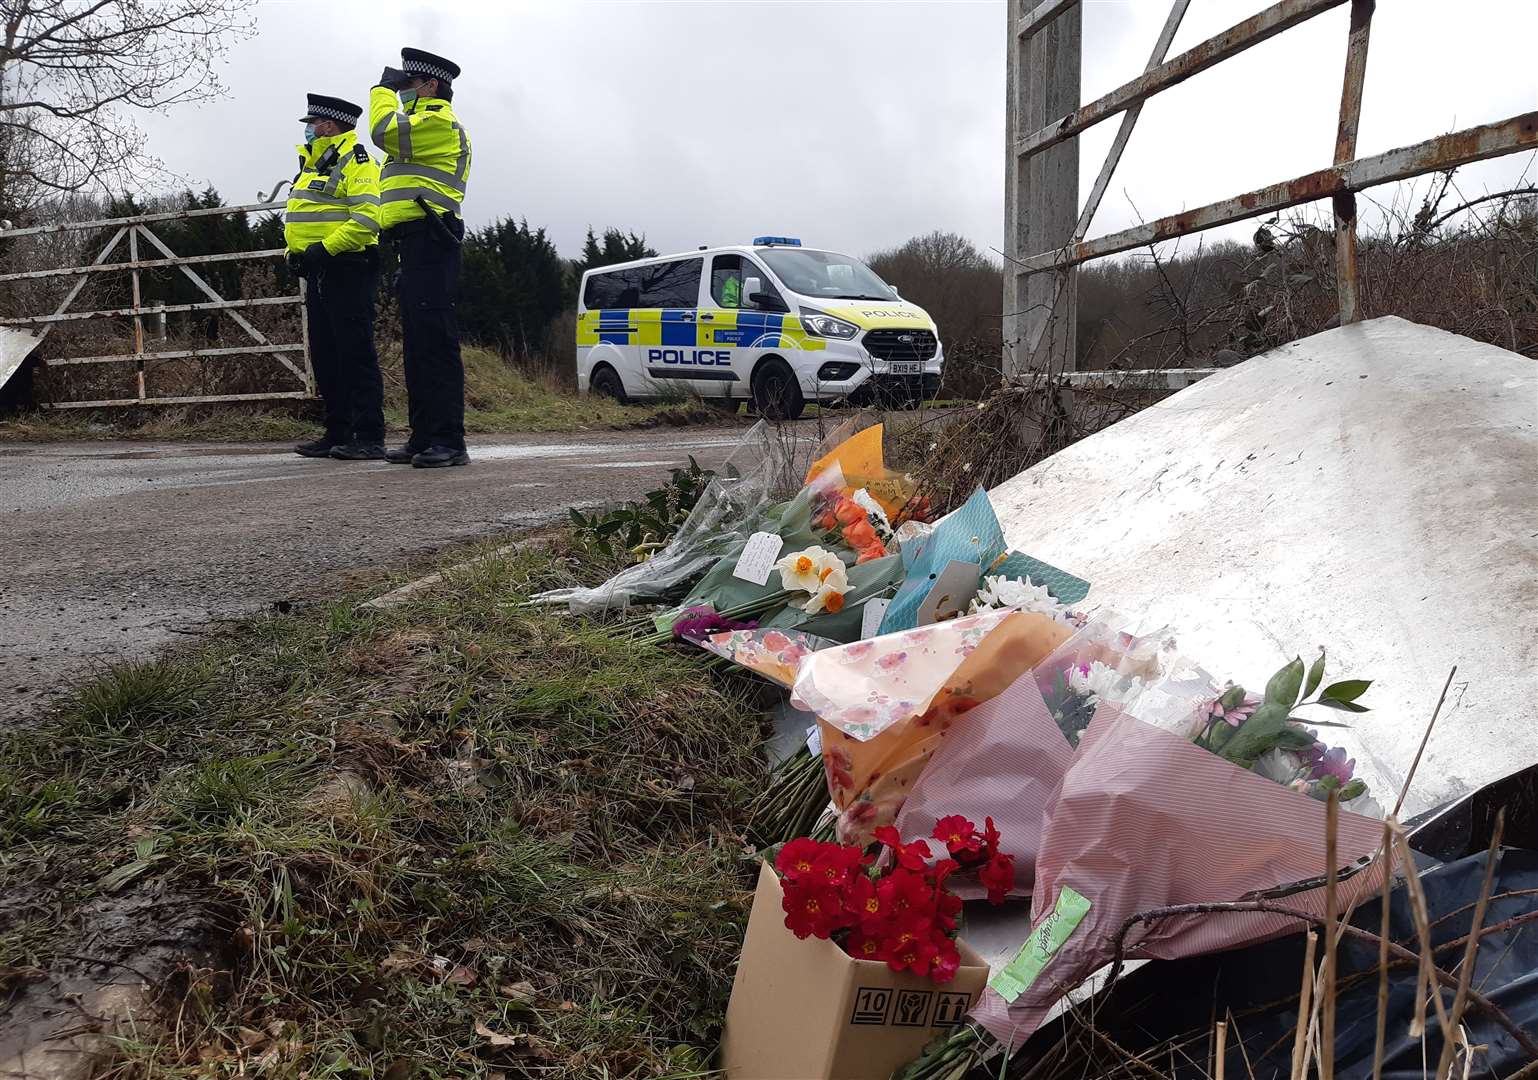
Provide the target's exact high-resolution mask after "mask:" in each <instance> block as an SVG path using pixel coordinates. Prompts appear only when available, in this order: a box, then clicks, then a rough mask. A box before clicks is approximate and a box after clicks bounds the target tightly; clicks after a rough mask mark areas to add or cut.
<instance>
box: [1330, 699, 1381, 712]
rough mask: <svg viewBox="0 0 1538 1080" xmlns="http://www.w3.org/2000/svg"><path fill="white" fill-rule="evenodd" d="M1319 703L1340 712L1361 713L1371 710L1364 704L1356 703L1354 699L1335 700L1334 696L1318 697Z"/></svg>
mask: <svg viewBox="0 0 1538 1080" xmlns="http://www.w3.org/2000/svg"><path fill="white" fill-rule="evenodd" d="M1319 704H1321V705H1323V706H1324V707H1325V708H1327V709H1339V710H1340V711H1341V712H1354V713H1363V712H1371V711H1372V710H1371V709H1369V708H1368V707H1367V706H1366V705H1358V704H1357V703H1356V702H1354V701H1336V700H1335V699H1334V698H1327V697H1322V698H1320V699H1319Z"/></svg>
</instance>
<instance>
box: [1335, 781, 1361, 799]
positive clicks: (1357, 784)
mask: <svg viewBox="0 0 1538 1080" xmlns="http://www.w3.org/2000/svg"><path fill="white" fill-rule="evenodd" d="M1365 794H1367V785H1366V784H1365V783H1363V782H1362V781H1361V780H1353V781H1351V783H1349V784H1347V785H1346V786H1345V787H1343V788H1341V789H1340V801H1341V802H1346V801H1347V800H1349V799H1357V798H1361V797H1362V796H1363V795H1365Z"/></svg>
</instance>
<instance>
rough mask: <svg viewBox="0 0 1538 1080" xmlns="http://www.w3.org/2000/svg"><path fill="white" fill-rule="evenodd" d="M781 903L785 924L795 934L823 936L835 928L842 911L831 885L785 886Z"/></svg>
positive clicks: (802, 936) (799, 935) (800, 935)
mask: <svg viewBox="0 0 1538 1080" xmlns="http://www.w3.org/2000/svg"><path fill="white" fill-rule="evenodd" d="M781 906H782V907H783V908H784V909H785V925H786V926H787V927H789V928H790V931H791V933H793V934H795V935H796V937H798V938H805V937H807V936H816V937H820V938H826V937H827V936H828V935H829V934H831V933H833V931H834V930H836V929H837V928H838V926H839V924H840V922H841V921H842V917H843V915H844V908H843V904H842V903H840V901H839V898H838V893H836V892H834V891H833V890H832V889H808V888H799V887H792V888H790V889H788V890H786V893H785V899H784V900H783V901H782V902H781Z"/></svg>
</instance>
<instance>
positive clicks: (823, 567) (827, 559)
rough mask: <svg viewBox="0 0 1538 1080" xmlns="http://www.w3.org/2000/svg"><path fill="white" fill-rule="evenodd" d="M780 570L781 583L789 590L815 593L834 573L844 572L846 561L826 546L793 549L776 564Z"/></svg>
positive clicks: (776, 567)
mask: <svg viewBox="0 0 1538 1080" xmlns="http://www.w3.org/2000/svg"><path fill="white" fill-rule="evenodd" d="M774 566H775V569H776V570H778V571H779V572H780V585H781V586H782V587H783V588H784V589H785V590H786V591H787V592H805V593H815V592H817V590H819V589H821V588H822V585H823V581H824V580H825V579H826V578H827V577H828V576H829V575H830V574H833V573H837V574H840V575H842V574H843V573H844V562H843V560H842V559H840V558H839V557H838V556H837V555H835V554H833V552H831V551H828V550H826V549H825V548H820V547H817V546H816V545H815V544H814V545H813V546H812V547H809V548H806V549H805V550H803V551H792V552H791V553H790V554H789V555H787V556H785V557H784V558H783V559H781V560H780V561H779V562H777V563H775V564H774Z"/></svg>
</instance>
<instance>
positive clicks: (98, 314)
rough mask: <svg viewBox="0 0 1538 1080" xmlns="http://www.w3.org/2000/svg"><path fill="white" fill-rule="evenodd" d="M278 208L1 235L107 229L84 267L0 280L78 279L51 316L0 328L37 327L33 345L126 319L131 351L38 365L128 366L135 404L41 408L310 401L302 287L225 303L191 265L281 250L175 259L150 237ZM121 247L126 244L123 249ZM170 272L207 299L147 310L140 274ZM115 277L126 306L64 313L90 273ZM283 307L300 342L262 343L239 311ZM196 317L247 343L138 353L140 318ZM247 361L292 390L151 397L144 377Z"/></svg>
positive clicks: (1, 235)
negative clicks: (160, 226) (221, 319)
mask: <svg viewBox="0 0 1538 1080" xmlns="http://www.w3.org/2000/svg"><path fill="white" fill-rule="evenodd" d="M283 206H284V204H283V203H281V202H267V203H252V204H249V205H246V206H219V207H209V208H200V209H195V210H175V211H166V212H164V213H155V214H138V215H135V216H133V217H119V218H102V219H99V220H95V221H71V222H62V223H59V224H56V225H40V226H36V227H33V228H25V229H11V230H8V231H0V241H5V240H13V239H20V238H23V237H29V236H31V237H36V236H45V235H50V234H58V233H64V232H76V231H80V230H86V229H100V230H107V229H111V230H113V231H112V234H111V237H110V239H108V241H107V243H106V245H105V246H104V247H103V248H102V249H101V250H100V251H99V252H98V253H97V254H96V257H95V259H94V260H93V261H92V262H90V263H89V264H87V265H84V266H63V267H57V268H54V269H47V270H29V271H24V272H19V273H9V274H0V282H10V281H29V280H39V279H45V278H76V279H78V280H76V281H75V283H74V285H73V286H72V287H71V288H70V290H69V292H68V293H67V294H66V295H65V297H64V299H63V300H62V301H61V302H60V303H59V305H58V306H57V307H56V308H55V309H54V310H53V311H52V312H50V313H48V314H40V315H26V316H18V317H13V318H5V319H0V326H13V327H37V328H40V330H41V332H40V334H39V335H38V343H39V344H41V342H42V341H43V340H44V339H46V338H47V337H48V335H49V334H50V333H51V332H52V331H53V329H54V327H56V326H58V325H60V324H62V323H73V322H84V321H87V320H94V319H120V318H131V319H132V320H133V351H132V352H126V353H113V354H108V355H101V356H69V355H64V356H48V357H44V358H43V360H42V363H43V364H44V365H45V366H47V367H68V366H72V365H79V364H132V365H133V366H134V372H135V384H136V388H137V393H136V394H135V396H134V397H128V398H110V399H104V400H96V401H53V402H45V403H44V407H45V408H52V409H100V408H110V407H116V406H130V405H190V404H202V403H205V402H219V401H269V400H274V399H283V398H313V397H314V396H315V377H314V373H313V371H312V370H311V367H310V354H309V334H308V326H307V323H306V318H305V308H304V294H303V291H302V290H303V284H302V283H301V286H300V288H301V291H300V292H298V293H294V294H292V295H288V296H270V297H247V298H236V299H226V298H225V297H223V296H221V295H220V294H219V292H218V291H217V290H216V289H215V288H214V287H213V286H212V285H210V284H209V283H208V281H207V279H205V278H204V277H203V275H201V274H199V273H198V272H197V271H196V270H194V269H193V267H194V266H199V265H207V264H210V263H233V262H242V261H255V260H262V259H274V258H281V257H283V255H284V254H285V250H284V249H283V248H268V249H264V250H260V251H232V252H222V253H218V254H213V255H191V256H185V255H177V254H176V253H175V252H174V251H172V250H171V248H170V247H169V246H167V244H166V243H165V242H164V241H163V240H162V239H161V238H160V237H159V236H157V235H155V232H154V230H153V229H152V228H151V226H153V225H155V224H157V223H163V222H173V221H183V220H186V219H189V218H198V217H213V216H227V215H231V214H244V213H252V212H259V211H281V210H282V209H283ZM125 240H126V244H125V243H124V241H125ZM141 242H143V243H144V244H147V245H148V246H149V247H150V248H153V249H154V250H155V251H156V252H158V253H159V255H160V256H161V257H160V258H157V259H149V260H144V259H141V258H140V250H139V249H140V244H141ZM124 247H126V249H127V255H128V259H127V261H126V262H109V261H108V260H109V258H111V257H112V256H113V254H114V253H119V257H120V258H121V252H122V250H123V248H124ZM169 267H175V268H177V269H179V270H180V271H181V272H182V274H184V275H185V276H186V278H187V279H188V280H189V281H190V282H191V283H192V284H193V286H194V287H195V288H196V289H197V290H198V291H199V292H201V293H202V294H203V295H204V296H206V297H208V299H207V300H206V301H200V302H197V303H191V304H156V305H153V306H146V305H145V304H144V303H143V302H142V300H141V296H140V278H139V275H140V273H141V272H142V271H146V270H161V269H166V268H169ZM114 272H127V273H129V274H130V275H131V276H132V290H133V291H132V303H131V305H130V306H128V307H123V308H109V309H106V310H98V311H71V310H70V305H71V304H73V303H74V302H75V299H76V298H77V297H78V296H79V295H80V293H81V290H83V289H84V288H85V285H86V282H87V281H89V280H91V275H92V274H107V273H114ZM290 305H292V306H297V307H298V309H299V326H300V334H299V337H300V340H298V341H296V342H274V341H269V340H268V338H267V335H265V334H264V333H262V331H261V330H259V329H258V328H257V327H255V326H254V325H252V323H251V321H250V320H249V319H247V318H246V317H245V316H244V315H242V314H241V310H242V309H249V308H261V307H282V306H290ZM202 311H207V312H220V313H225V314H228V315H229V317H230V318H231V319H232V320H233V321H234V323H235V324H236V325H237V326H238V327H240V329H241V330H242V331H244V332H245V334H246V336H247V337H249V338H250V343H249V344H241V345H233V346H218V347H213V348H191V349H172V350H165V351H160V352H146V351H145V326H144V324H145V319H146V318H147V317H148V318H153V319H156V320H159V319H160V318H161V317H162V316H164V315H168V314H174V313H177V312H202ZM253 355H254V356H260V357H270V358H271V359H272V361H273V362H274V364H275V365H277V369H281V371H282V372H283V374H284V378H285V380H288V379H291V380H292V383H293V385H292V387H291V388H289V389H282V390H272V391H265V392H259V393H242V394H203V395H176V396H156V395H154V394H153V393H152V389H153V387H152V380H151V378H150V376H151V375H152V373H153V366H154V364H155V363H156V362H158V361H166V360H200V359H205V358H217V357H232V356H253ZM275 370H276V369H275Z"/></svg>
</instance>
